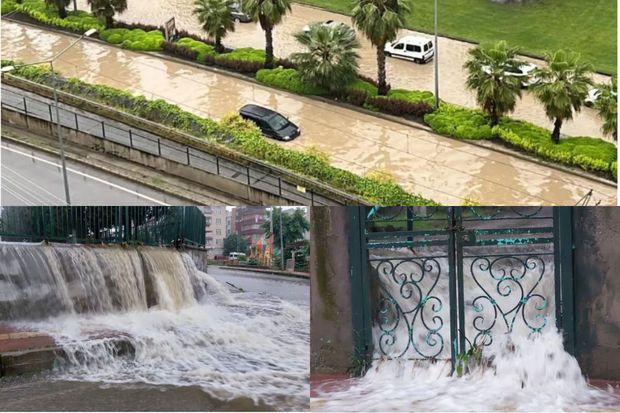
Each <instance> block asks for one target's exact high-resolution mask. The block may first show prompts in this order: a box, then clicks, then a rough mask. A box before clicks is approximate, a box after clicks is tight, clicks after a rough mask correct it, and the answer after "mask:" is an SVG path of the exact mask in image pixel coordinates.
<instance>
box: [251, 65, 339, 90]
mask: <svg viewBox="0 0 620 413" xmlns="http://www.w3.org/2000/svg"><path fill="white" fill-rule="evenodd" d="M256 80H258V81H259V82H261V83H264V84H266V85H268V86H275V87H278V88H280V89H286V90H290V91H291V92H293V93H298V94H300V95H319V96H327V95H328V94H329V92H328V91H327V90H326V89H323V88H320V87H318V86H313V85H311V84H309V83H307V82H305V81H303V80H302V79H301V75H300V74H299V72H298V71H297V70H295V69H284V68H280V67H279V68H276V69H261V70H259V71H258V72H257V73H256Z"/></svg>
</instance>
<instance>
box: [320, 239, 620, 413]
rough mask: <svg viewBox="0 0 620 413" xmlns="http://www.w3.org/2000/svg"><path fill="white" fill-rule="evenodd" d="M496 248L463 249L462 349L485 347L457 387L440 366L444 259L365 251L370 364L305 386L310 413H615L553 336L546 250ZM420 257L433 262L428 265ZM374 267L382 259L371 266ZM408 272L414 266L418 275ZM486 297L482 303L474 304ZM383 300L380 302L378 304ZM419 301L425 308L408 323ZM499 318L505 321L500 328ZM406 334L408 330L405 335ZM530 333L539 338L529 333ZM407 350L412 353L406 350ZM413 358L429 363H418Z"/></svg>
mask: <svg viewBox="0 0 620 413" xmlns="http://www.w3.org/2000/svg"><path fill="white" fill-rule="evenodd" d="M539 235H540V234H539ZM504 248H505V247H502V246H486V247H465V249H464V250H465V251H466V252H465V254H464V256H463V268H464V269H465V270H464V274H463V297H464V301H465V302H464V308H465V335H466V337H468V340H469V341H470V342H473V343H476V344H478V345H480V344H482V343H487V344H488V345H487V346H484V347H482V348H483V352H482V362H481V363H474V362H470V363H468V364H467V366H468V368H469V369H470V371H469V372H468V373H467V374H464V375H462V377H458V374H451V364H450V361H449V358H450V345H449V343H450V331H449V327H450V311H449V308H450V306H449V304H448V302H447V301H448V276H447V271H446V268H447V266H448V261H447V258H445V251H443V250H442V247H437V246H433V247H419V248H416V249H415V251H412V250H409V249H404V248H399V249H391V250H387V249H375V250H373V251H372V252H371V254H370V259H371V261H370V262H371V264H372V265H371V278H372V279H373V280H377V281H378V282H380V283H381V285H382V293H381V294H380V296H383V297H384V299H383V300H381V299H379V300H377V302H376V303H375V305H378V307H376V308H377V312H378V315H379V316H378V317H377V319H375V323H374V326H373V342H374V347H375V354H374V359H375V360H374V362H373V364H372V366H371V368H370V369H369V371H368V372H367V373H366V375H365V376H364V377H362V378H353V379H348V380H346V381H344V382H343V381H324V382H322V383H320V384H318V385H316V386H314V388H313V396H314V397H313V399H312V402H311V407H312V409H313V410H319V411H322V410H326V411H350V410H355V411H393V410H400V411H464V410H467V411H541V410H544V411H558V410H589V411H591V410H602V411H607V410H617V409H619V408H620V398H619V397H618V395H617V394H615V393H614V391H613V389H610V390H609V391H604V390H600V389H596V388H594V387H591V386H589V385H588V383H587V381H586V380H585V378H584V377H583V376H582V374H581V370H580V368H579V364H578V363H577V360H576V359H575V358H574V357H573V356H571V355H570V354H568V353H567V352H565V351H564V348H563V343H562V341H563V339H562V335H561V334H560V333H559V332H557V331H556V329H555V328H554V326H555V316H554V314H555V303H554V276H553V275H554V268H553V255H552V254H550V253H551V252H552V249H551V245H548V244H540V245H535V244H532V245H521V246H518V245H516V246H515V245H512V246H510V247H509V251H506V250H505V249H504ZM504 255H505V256H504ZM429 256H434V257H435V258H431V259H428V258H427V257H429ZM379 257H383V258H381V259H380V261H374V260H376V259H377V258H379ZM385 257H390V258H389V259H386V258H385ZM487 257H488V258H490V260H489V261H486V259H487ZM500 257H501V258H500ZM517 257H523V260H519V259H517ZM525 257H527V258H525ZM416 262H417V263H423V267H424V270H422V267H421V266H419V265H418V264H416ZM487 264H489V265H487ZM414 281H415V282H414ZM375 291H376V290H375ZM486 294H489V295H488V297H489V298H476V297H484V296H485V295H486ZM386 297H389V298H388V299H387V300H385V298H386ZM423 297H424V300H425V302H426V304H425V305H422V306H421V310H420V312H419V313H418V314H417V317H414V316H413V315H414V314H416V311H415V309H416V308H418V305H419V304H420V302H421V299H422V298H423ZM442 300H443V301H442ZM492 302H493V305H492ZM381 303H383V304H384V305H383V306H382V305H381ZM510 309H513V310H514V311H509V310H510ZM500 311H501V312H503V313H505V314H504V315H505V316H506V317H505V319H504V318H503V317H502V314H501V313H500ZM422 320H425V321H424V323H423V322H422ZM408 326H412V330H413V331H412V332H411V333H410V332H409V331H408V329H407V327H408ZM475 326H477V328H475ZM538 328H540V330H541V331H540V332H537V331H536V329H538ZM487 329H489V332H490V334H489V335H488V336H486V337H485V335H479V336H478V337H477V333H479V331H480V330H483V331H484V330H487ZM409 334H411V336H409ZM490 338H492V340H489V339H490ZM410 341H411V342H412V343H414V344H411V345H410ZM414 346H415V348H414ZM418 351H419V352H418ZM421 354H423V355H424V356H425V357H428V358H435V359H436V361H435V362H431V361H430V360H429V359H428V358H427V359H423V357H421ZM388 356H390V357H388ZM464 369H465V367H464Z"/></svg>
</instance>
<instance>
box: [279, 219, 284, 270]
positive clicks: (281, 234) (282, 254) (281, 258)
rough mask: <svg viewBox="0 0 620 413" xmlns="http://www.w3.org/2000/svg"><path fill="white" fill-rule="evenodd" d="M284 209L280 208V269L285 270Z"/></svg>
mask: <svg viewBox="0 0 620 413" xmlns="http://www.w3.org/2000/svg"><path fill="white" fill-rule="evenodd" d="M282 212H283V211H282V208H280V267H281V269H282V270H284V235H283V233H282Z"/></svg>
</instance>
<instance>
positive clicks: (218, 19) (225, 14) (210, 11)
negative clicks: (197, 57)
mask: <svg viewBox="0 0 620 413" xmlns="http://www.w3.org/2000/svg"><path fill="white" fill-rule="evenodd" d="M233 3H234V0H195V1H194V6H195V7H194V14H195V15H196V17H198V21H199V22H200V24H202V29H203V30H204V31H205V32H207V34H208V35H209V37H211V38H213V39H215V50H216V51H217V52H218V53H222V52H223V51H224V47H223V46H222V39H223V38H224V37H226V34H227V33H228V32H234V31H235V19H234V17H233V15H232V6H233Z"/></svg>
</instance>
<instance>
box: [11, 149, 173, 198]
mask: <svg viewBox="0 0 620 413" xmlns="http://www.w3.org/2000/svg"><path fill="white" fill-rule="evenodd" d="M2 149H6V150H8V151H11V152H14V153H17V154H19V155H22V156H25V157H28V158H31V159H34V160H37V161H39V162H43V163H46V164H48V165H52V166H55V167H57V168H60V167H61V165H60V164H57V163H55V162H52V161H48V160H47V159H43V158H40V157H38V156H34V155H32V154H29V153H26V152H22V151H19V150H17V149H14V148H9V147H8V146H6V145H2ZM67 171H69V172H71V173H74V174H76V175H80V176H83V177H84V178H87V179H92V180H93V181H96V182H99V183H102V184H106V185H109V186H111V187H113V188H115V189H118V190H121V191H124V192H127V193H129V194H131V195H135V196H137V197H139V198H144V199H146V200H148V201H151V202H154V203H156V204H159V205H163V206H170V204H167V203H165V202H162V201H160V200H158V199H155V198H151V197H149V196H146V195H142V194H140V193H138V192H136V191H133V190H131V189H129V188H125V187H124V186H121V185H118V184H115V183H112V182H110V181H106V180H104V179H101V178H97V177H96V176H93V175H89V174H86V173H84V172H80V171H78V170H75V169H72V168H67Z"/></svg>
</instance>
